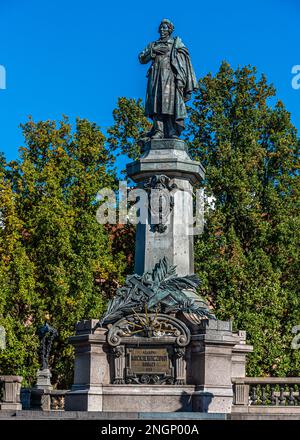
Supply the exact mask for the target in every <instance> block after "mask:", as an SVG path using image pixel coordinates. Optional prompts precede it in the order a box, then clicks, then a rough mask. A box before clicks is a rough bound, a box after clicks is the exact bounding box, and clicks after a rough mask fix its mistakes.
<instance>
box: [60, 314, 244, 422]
mask: <svg viewBox="0 0 300 440" xmlns="http://www.w3.org/2000/svg"><path fill="white" fill-rule="evenodd" d="M190 331H191V339H190V342H189V345H188V346H187V347H186V351H185V363H184V365H185V367H184V371H183V374H184V381H185V384H184V385H178V384H164V385H160V384H151V385H150V384H147V385H143V384H125V383H119V384H114V383H113V381H114V378H115V377H116V372H115V363H114V362H115V355H114V354H113V350H112V347H110V346H109V344H108V342H107V334H108V330H107V329H105V328H97V320H90V321H81V322H80V323H78V325H77V332H76V336H74V337H72V338H70V342H71V343H72V344H73V345H74V347H75V371H74V384H73V386H72V389H71V391H70V392H69V393H67V394H66V399H65V409H66V411H68V410H69V411H112V412H114V411H122V412H126V411H128V412H135V411H138V412H174V411H184V412H189V411H191V412H192V411H198V412H207V413H230V412H231V406H232V400H233V391H232V383H231V378H232V377H244V376H245V363H246V354H247V353H248V352H251V351H252V347H251V346H249V345H246V343H245V336H246V335H245V332H238V333H233V332H232V328H231V322H229V321H228V322H227V321H226V322H223V321H218V320H206V321H203V322H202V323H201V324H200V325H199V324H197V325H196V324H195V325H191V326H190ZM120 365H122V364H120ZM124 368H125V366H124ZM118 377H121V376H120V372H118Z"/></svg>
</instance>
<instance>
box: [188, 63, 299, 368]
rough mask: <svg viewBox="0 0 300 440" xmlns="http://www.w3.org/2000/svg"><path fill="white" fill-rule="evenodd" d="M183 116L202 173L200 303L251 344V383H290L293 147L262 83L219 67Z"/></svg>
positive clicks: (295, 274) (295, 307) (295, 205)
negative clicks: (259, 378)
mask: <svg viewBox="0 0 300 440" xmlns="http://www.w3.org/2000/svg"><path fill="white" fill-rule="evenodd" d="M199 85H200V88H199V92H198V93H197V95H196V97H195V100H194V103H193V107H192V109H191V111H190V123H189V130H188V137H189V140H190V142H189V146H190V152H191V154H192V155H193V157H194V158H196V159H199V160H201V162H202V163H203V164H204V166H205V167H206V180H205V188H206V193H207V195H208V196H212V197H214V205H215V209H211V205H210V206H209V204H208V206H207V215H206V228H205V232H204V234H203V235H202V236H201V237H198V240H197V241H196V249H195V262H196V269H197V272H198V274H199V276H200V278H201V279H202V280H203V285H202V294H204V295H206V297H208V298H209V299H210V301H211V302H212V303H213V305H214V306H215V310H216V313H217V316H218V317H219V318H220V319H233V320H234V324H235V327H236V328H239V329H244V330H246V331H247V332H248V339H249V342H250V343H252V344H253V345H254V353H253V355H251V356H250V362H249V365H248V372H249V374H251V375H263V374H266V375H268V374H272V375H298V374H299V370H298V369H299V361H300V356H299V353H298V352H297V351H294V350H291V348H290V347H291V341H292V337H293V335H292V333H291V328H292V326H293V325H296V324H299V270H298V268H299V239H300V228H299V226H300V211H299V200H300V198H299V196H300V194H299V191H300V180H299V179H300V176H299V164H300V162H299V159H300V158H299V139H298V138H297V132H296V129H295V127H294V126H293V125H292V123H291V121H290V115H289V113H288V112H287V111H286V110H285V108H284V106H283V104H282V103H281V102H280V101H278V102H277V103H276V104H275V106H274V107H271V106H270V105H269V103H268V99H269V98H272V97H273V96H274V94H275V91H274V88H273V87H272V86H269V85H268V84H267V82H266V78H265V77H263V76H262V77H261V78H260V79H257V75H256V70H255V69H254V68H251V67H244V68H239V69H237V70H236V71H233V69H231V67H230V66H229V65H228V64H227V63H223V64H222V65H221V67H220V70H219V72H218V73H217V74H216V76H215V77H213V76H212V75H207V76H205V77H204V78H203V79H202V80H201V81H200V82H199Z"/></svg>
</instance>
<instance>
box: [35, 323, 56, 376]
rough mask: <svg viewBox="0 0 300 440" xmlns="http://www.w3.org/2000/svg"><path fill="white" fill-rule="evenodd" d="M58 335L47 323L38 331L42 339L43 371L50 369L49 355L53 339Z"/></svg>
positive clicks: (41, 361) (41, 356) (41, 359)
mask: <svg viewBox="0 0 300 440" xmlns="http://www.w3.org/2000/svg"><path fill="white" fill-rule="evenodd" d="M57 335H58V333H57V330H56V329H55V328H53V327H51V326H50V325H49V324H48V322H47V321H46V322H45V324H44V325H43V326H42V327H40V328H39V329H38V337H39V339H40V350H39V351H40V353H39V354H40V363H41V368H42V370H47V369H49V355H50V350H51V346H52V342H53V339H54V338H56V337H57Z"/></svg>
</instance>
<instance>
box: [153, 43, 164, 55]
mask: <svg viewBox="0 0 300 440" xmlns="http://www.w3.org/2000/svg"><path fill="white" fill-rule="evenodd" d="M152 52H153V53H154V54H155V55H164V54H165V53H167V52H168V47H167V46H160V45H157V46H153V47H152Z"/></svg>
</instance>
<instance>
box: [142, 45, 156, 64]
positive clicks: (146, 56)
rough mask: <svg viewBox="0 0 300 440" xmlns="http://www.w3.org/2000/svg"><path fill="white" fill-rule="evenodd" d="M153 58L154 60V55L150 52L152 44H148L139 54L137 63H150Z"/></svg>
mask: <svg viewBox="0 0 300 440" xmlns="http://www.w3.org/2000/svg"><path fill="white" fill-rule="evenodd" d="M154 58H155V55H154V54H153V51H152V43H150V44H148V46H147V47H146V49H144V50H143V51H142V52H141V53H140V54H139V61H140V63H141V64H147V63H149V62H150V61H152V60H153V59H154Z"/></svg>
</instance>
